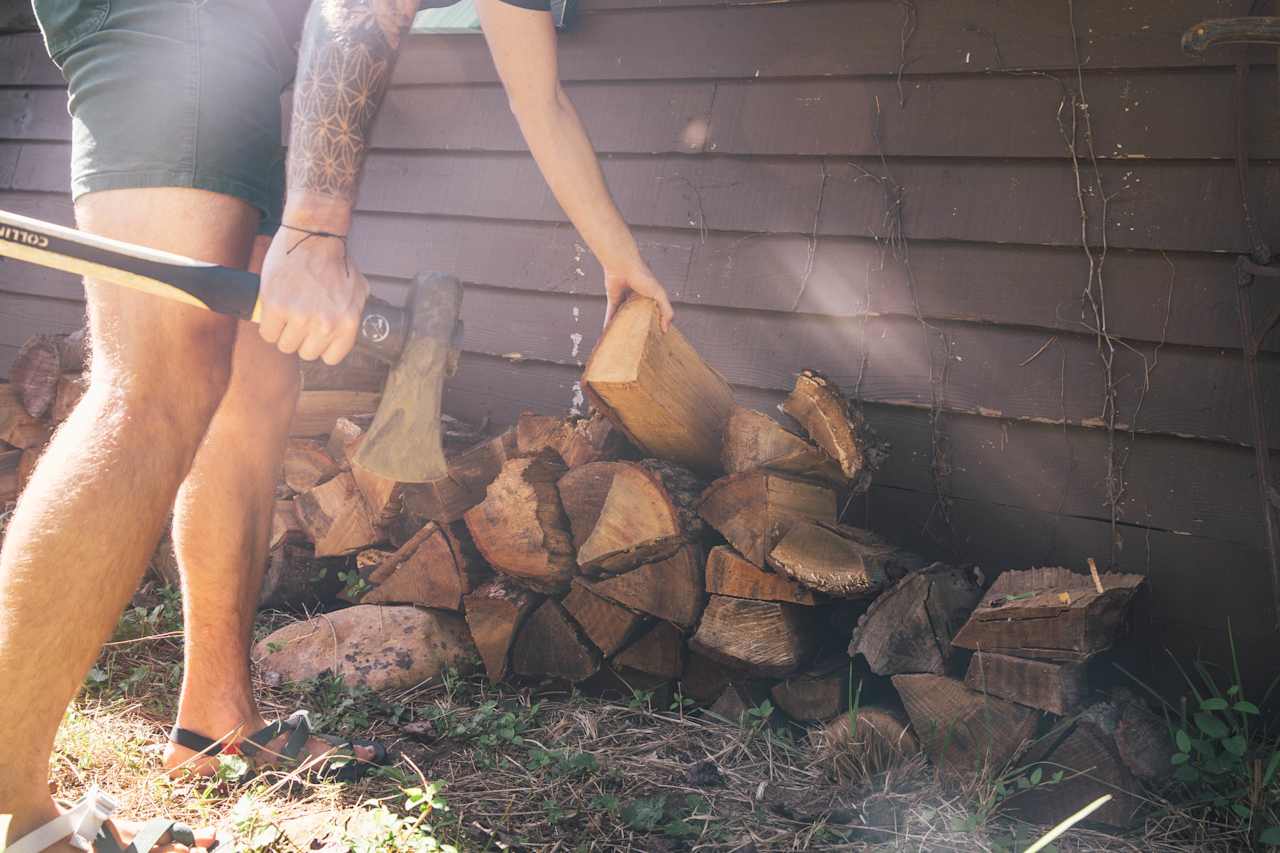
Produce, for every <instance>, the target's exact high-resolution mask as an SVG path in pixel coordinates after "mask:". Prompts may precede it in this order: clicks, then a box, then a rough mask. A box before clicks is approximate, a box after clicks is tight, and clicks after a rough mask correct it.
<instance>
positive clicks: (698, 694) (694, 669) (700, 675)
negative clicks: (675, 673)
mask: <svg viewBox="0 0 1280 853" xmlns="http://www.w3.org/2000/svg"><path fill="white" fill-rule="evenodd" d="M737 675H738V673H737V672H735V671H734V670H732V669H729V668H728V667H727V666H725V665H724V664H722V663H719V662H718V661H714V660H712V659H711V658H709V657H707V656H706V655H700V654H697V653H696V652H692V653H690V654H689V655H688V656H687V657H686V658H685V662H684V673H683V674H682V675H681V676H680V692H681V693H682V694H683V695H684V696H685V697H687V698H689V699H692V700H693V701H695V702H697V703H698V704H700V705H710V704H711V703H712V702H715V701H716V699H718V698H720V694H721V693H723V692H724V689H725V688H726V687H728V686H729V683H730V682H731V681H733V679H734V678H735V677H736V676H737Z"/></svg>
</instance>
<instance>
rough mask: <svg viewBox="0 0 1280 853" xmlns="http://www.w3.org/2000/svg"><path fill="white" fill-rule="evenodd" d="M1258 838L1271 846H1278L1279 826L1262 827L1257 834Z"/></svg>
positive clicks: (1279, 843)
mask: <svg viewBox="0 0 1280 853" xmlns="http://www.w3.org/2000/svg"><path fill="white" fill-rule="evenodd" d="M1258 840H1259V841H1261V842H1262V843H1263V844H1268V845H1270V846H1272V847H1280V826H1273V827H1270V828H1268V829H1264V830H1263V831H1262V834H1261V835H1259V836H1258Z"/></svg>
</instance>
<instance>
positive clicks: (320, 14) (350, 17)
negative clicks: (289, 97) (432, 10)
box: [288, 0, 418, 201]
mask: <svg viewBox="0 0 1280 853" xmlns="http://www.w3.org/2000/svg"><path fill="white" fill-rule="evenodd" d="M417 5H418V4H417V2H416V0H315V2H313V3H312V5H311V9H310V11H309V12H308V13H307V20H306V24H305V26H304V27H303V32H302V41H301V46H300V51H299V54H298V73H297V77H296V83H295V85H294V95H293V129H292V131H291V132H290V134H289V136H290V139H289V184H288V185H289V188H290V189H296V190H310V191H312V192H317V193H321V194H323V195H328V196H334V197H337V198H342V199H347V200H351V201H354V200H355V194H356V181H357V179H358V177H359V175H360V165H361V163H362V162H363V161H364V154H365V150H366V148H367V147H368V138H369V128H370V125H372V124H373V117H374V115H375V114H376V113H377V111H378V105H379V104H380V103H381V102H382V96H383V94H384V93H385V92H386V89H387V84H388V82H389V80H390V77H391V67H392V64H393V63H394V61H395V57H396V54H397V53H398V52H399V48H400V40H401V36H403V34H404V32H405V31H406V30H407V29H408V27H409V24H410V23H411V22H412V21H413V16H414V13H415V11H416V10H417Z"/></svg>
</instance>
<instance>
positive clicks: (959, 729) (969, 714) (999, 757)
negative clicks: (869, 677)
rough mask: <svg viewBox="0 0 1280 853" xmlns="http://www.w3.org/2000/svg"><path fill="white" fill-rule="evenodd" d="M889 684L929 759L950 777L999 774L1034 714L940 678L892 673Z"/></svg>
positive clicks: (1029, 730)
mask: <svg viewBox="0 0 1280 853" xmlns="http://www.w3.org/2000/svg"><path fill="white" fill-rule="evenodd" d="M893 686H894V687H895V688H897V690H898V695H899V696H901V697H902V703H903V705H905V706H906V709H907V716H909V717H910V718H911V727H912V729H914V730H915V733H916V737H918V738H919V739H920V744H921V746H922V747H923V748H924V751H925V753H926V754H927V755H928V756H929V760H930V761H932V762H933V765H934V767H936V768H937V769H938V771H939V772H941V773H942V774H944V775H947V776H951V777H953V778H954V777H957V776H964V777H968V776H972V775H973V774H981V773H983V772H984V771H987V770H992V771H1000V770H1002V769H1003V768H1004V767H1005V765H1006V764H1008V763H1009V760H1010V759H1011V758H1013V756H1014V754H1015V753H1017V751H1018V750H1019V749H1020V748H1021V747H1022V744H1023V743H1024V742H1026V741H1028V740H1030V739H1031V737H1032V736H1033V735H1034V734H1035V729H1036V722H1037V720H1038V719H1039V716H1040V712H1038V711H1034V710H1032V709H1031V708H1025V707H1023V706H1022V705H1015V704H1014V703H1012V702H1006V701H1004V700H1003V699H996V698H994V697H991V696H983V695H982V694H981V693H977V692H975V691H972V690H969V689H968V688H967V687H965V686H964V685H963V684H961V683H960V682H959V681H956V680H955V679H953V678H945V677H943V676H940V675H895V676H894V677H893Z"/></svg>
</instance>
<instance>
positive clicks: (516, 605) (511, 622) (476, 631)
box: [464, 577, 542, 682]
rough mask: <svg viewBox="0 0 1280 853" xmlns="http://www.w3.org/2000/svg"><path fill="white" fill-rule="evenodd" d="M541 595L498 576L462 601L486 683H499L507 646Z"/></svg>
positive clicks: (505, 668) (508, 654)
mask: <svg viewBox="0 0 1280 853" xmlns="http://www.w3.org/2000/svg"><path fill="white" fill-rule="evenodd" d="M541 601H542V598H541V596H538V595H534V594H533V593H531V592H529V591H528V590H527V589H524V588H523V587H519V586H516V585H515V584H513V583H511V582H510V581H509V580H507V579H506V578H502V577H498V578H495V579H494V580H492V581H490V582H489V583H486V584H484V585H483V586H480V587H478V588H476V590H475V591H474V592H472V593H471V594H469V595H467V596H466V597H465V598H464V608H465V611H466V617H467V627H468V628H470V629H471V638H472V639H473V640H474V641H475V644H476V649H477V650H478V651H479V652H480V659H481V660H482V661H484V670H485V672H486V673H488V674H489V680H490V681H493V682H498V681H502V680H503V679H505V678H506V677H507V672H508V669H509V665H510V657H511V645H512V643H513V642H514V641H515V637H516V633H517V632H518V631H519V630H520V626H521V625H523V624H524V620H525V618H526V617H527V616H528V615H529V614H530V613H531V612H532V611H533V609H534V608H535V607H536V606H537V605H538V604H539V603H541Z"/></svg>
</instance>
